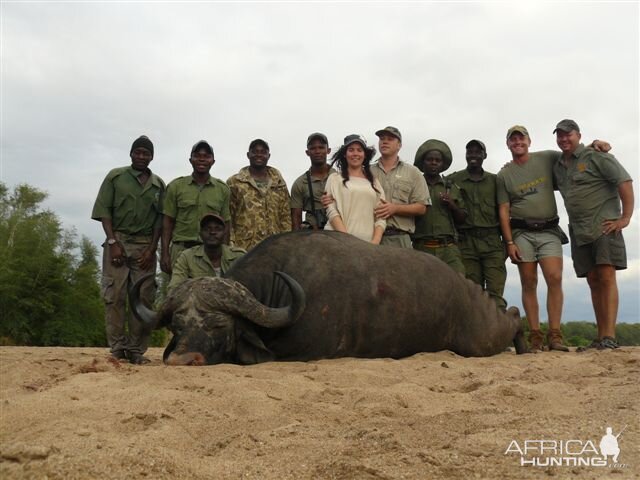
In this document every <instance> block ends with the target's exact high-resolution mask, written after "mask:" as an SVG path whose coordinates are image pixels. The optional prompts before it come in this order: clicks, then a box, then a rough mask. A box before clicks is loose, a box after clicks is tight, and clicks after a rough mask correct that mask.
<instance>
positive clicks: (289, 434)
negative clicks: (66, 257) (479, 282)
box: [0, 347, 640, 479]
mask: <svg viewBox="0 0 640 480" xmlns="http://www.w3.org/2000/svg"><path fill="white" fill-rule="evenodd" d="M148 356H149V357H150V358H151V359H152V363H151V364H149V365H144V366H133V365H129V364H127V363H118V362H117V361H114V360H112V359H111V358H110V357H109V356H108V355H107V353H106V350H103V349H92V348H23V347H2V348H0V375H1V376H0V409H1V410H0V413H1V419H0V420H1V422H0V478H2V479H10V478H49V479H74V478H78V479H87V478H99V479H111V478H113V479H124V478H127V479H131V478H149V479H162V478H167V479H168V478H171V479H175V478H188V479H239V478H255V479H424V478H464V479H468V478H495V479H498V478H514V479H520V478H546V477H555V478H576V479H577V478H580V479H585V478H594V479H595V478H598V479H600V478H614V479H623V478H638V477H639V476H640V387H639V381H640V348H631V347H627V348H621V349H620V350H617V351H605V352H597V351H593V352H587V353H581V354H577V353H560V352H545V353H543V354H538V355H520V356H516V355H515V354H513V353H503V354H500V355H497V356H495V357H492V358H474V359H470V358H462V357H459V356H457V355H455V354H453V353H450V352H440V353H432V354H420V355H416V356H413V357H411V358H407V359H403V360H390V359H377V360H362V359H351V358H349V359H340V360H323V361H317V362H308V363H266V364H262V365H257V366H251V367H241V366H235V365H219V366H211V367H166V366H164V365H163V364H162V350H161V349H151V350H150V351H149V352H148ZM624 425H627V428H626V430H625V431H624V432H623V434H622V435H621V436H620V437H619V447H620V450H621V453H620V456H619V459H618V463H619V464H620V465H612V462H611V458H612V457H608V459H609V462H608V464H607V465H606V466H591V465H590V466H579V467H576V466H572V465H570V466H564V465H563V466H553V467H540V466H530V465H527V466H521V464H520V462H521V458H520V455H519V454H518V453H517V452H512V453H507V454H505V451H506V450H507V449H508V448H509V447H510V445H512V441H513V440H515V441H516V442H517V445H518V446H519V448H521V449H522V448H524V445H525V444H524V441H525V440H540V439H546V440H555V441H557V442H560V441H561V440H562V441H565V442H566V441H568V440H572V439H573V440H577V441H579V443H576V442H574V443H573V444H571V448H572V449H574V452H573V453H569V454H566V455H563V454H562V453H560V454H554V453H551V454H549V455H551V456H553V455H555V456H556V457H563V456H564V457H574V458H573V459H569V460H562V459H561V460H560V461H562V462H566V461H571V462H572V461H574V460H576V459H575V457H580V458H584V459H586V460H585V461H592V460H590V458H591V457H595V454H593V453H591V452H590V451H589V443H588V442H589V441H590V442H592V443H593V445H595V446H596V447H597V445H598V444H599V442H600V438H601V437H602V436H603V435H604V433H605V428H606V427H607V426H611V427H612V428H613V433H614V434H617V433H618V431H619V430H621V429H622V427H624ZM531 445H533V444H531ZM585 446H586V448H587V451H586V452H583V453H582V455H580V454H579V453H576V452H575V450H578V451H582V450H583V449H584V448H585ZM513 448H515V447H513ZM534 456H536V454H528V455H527V456H526V458H525V460H530V459H531V458H532V457H534ZM537 456H538V457H539V458H540V459H541V460H540V461H541V462H542V463H544V459H546V460H548V458H547V455H544V456H540V455H539V454H537ZM598 458H601V457H598Z"/></svg>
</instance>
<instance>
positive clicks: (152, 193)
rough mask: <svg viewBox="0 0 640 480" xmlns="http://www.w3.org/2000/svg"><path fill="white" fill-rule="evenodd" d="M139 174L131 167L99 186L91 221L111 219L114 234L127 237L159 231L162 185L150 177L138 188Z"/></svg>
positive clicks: (119, 170) (111, 174)
mask: <svg viewBox="0 0 640 480" xmlns="http://www.w3.org/2000/svg"><path fill="white" fill-rule="evenodd" d="M141 173H142V172H140V171H138V170H134V169H133V168H132V167H131V166H128V167H120V168H114V169H113V170H111V171H110V172H109V173H108V174H107V176H106V177H105V179H104V181H103V182H102V185H101V186H100V191H99V192H98V197H97V198H96V202H95V203H94V205H93V211H92V212H91V218H92V219H94V220H98V221H101V219H103V218H110V219H111V222H112V223H113V229H114V231H116V232H122V233H124V234H126V235H144V236H148V235H152V234H153V230H154V229H159V228H161V226H162V215H161V205H162V197H163V194H164V190H165V186H164V182H163V181H162V179H161V178H160V177H158V176H157V175H156V174H154V173H151V175H150V177H149V179H148V180H147V182H146V183H145V184H144V185H140V182H139V181H138V176H139V175H140V174H141Z"/></svg>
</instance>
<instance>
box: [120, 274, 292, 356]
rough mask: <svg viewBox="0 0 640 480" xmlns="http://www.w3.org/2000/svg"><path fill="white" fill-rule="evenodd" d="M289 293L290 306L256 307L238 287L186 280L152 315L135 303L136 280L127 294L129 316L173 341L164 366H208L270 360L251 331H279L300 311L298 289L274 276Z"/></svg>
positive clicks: (230, 282)
mask: <svg viewBox="0 0 640 480" xmlns="http://www.w3.org/2000/svg"><path fill="white" fill-rule="evenodd" d="M275 274H276V275H278V276H279V277H280V278H282V280H284V282H285V284H286V285H287V287H288V288H289V291H290V293H291V298H292V301H291V304H290V305H289V306H287V307H282V308H271V307H268V306H266V305H264V304H262V303H260V302H259V301H258V300H256V298H255V297H254V295H253V294H252V293H251V292H250V291H249V290H247V288H246V287H244V286H243V285H242V284H240V283H238V282H236V281H234V280H230V279H226V278H219V277H202V278H196V279H190V280H186V281H184V282H183V283H181V284H180V285H178V286H176V287H175V288H173V289H172V290H171V291H170V292H169V295H168V296H167V298H166V300H165V301H164V303H163V304H162V306H161V307H160V309H159V310H158V311H157V312H154V311H153V310H151V309H149V308H147V307H146V306H145V305H144V304H143V303H142V302H141V301H140V288H141V286H142V284H143V283H144V282H145V281H146V280H147V279H149V278H150V277H152V275H149V276H146V277H143V278H141V279H140V280H138V281H137V282H136V283H135V285H134V286H133V287H132V289H131V291H130V292H129V300H130V301H129V303H130V305H131V307H132V308H131V309H132V311H133V313H134V315H135V316H136V317H137V318H138V319H139V320H140V321H141V322H143V323H144V324H145V325H146V326H147V327H148V328H161V327H167V328H168V329H169V330H170V331H171V332H172V333H173V338H172V339H171V342H170V343H169V345H168V346H167V348H166V349H165V352H164V355H163V358H164V362H165V363H166V364H168V365H205V364H206V365H212V364H217V363H222V362H232V363H241V364H252V363H257V362H260V361H266V360H273V355H272V354H271V352H270V351H269V350H268V349H267V348H266V347H265V345H264V343H263V342H262V340H261V339H260V337H259V336H258V334H257V333H256V325H258V326H260V327H265V328H283V327H286V326H288V325H291V324H292V323H293V322H295V321H296V320H297V319H298V318H299V317H300V316H301V315H302V312H303V311H304V309H305V294H304V291H303V289H302V287H301V286H300V284H299V283H298V282H297V281H295V280H294V279H293V278H291V277H290V276H289V275H287V274H286V273H283V272H275Z"/></svg>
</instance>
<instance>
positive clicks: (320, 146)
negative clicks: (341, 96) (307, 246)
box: [291, 132, 335, 230]
mask: <svg viewBox="0 0 640 480" xmlns="http://www.w3.org/2000/svg"><path fill="white" fill-rule="evenodd" d="M305 152H306V154H307V156H308V157H309V159H310V160H311V167H310V168H309V170H307V171H306V172H305V173H303V174H302V175H300V176H299V177H298V178H297V179H296V181H295V182H293V186H292V187H291V227H292V229H293V230H300V229H301V228H303V225H307V226H308V227H309V228H312V229H313V230H322V229H323V228H324V225H325V224H326V223H327V216H326V213H325V209H324V208H323V206H322V201H321V198H322V195H323V194H324V191H325V185H326V184H327V178H329V175H330V174H332V173H334V172H335V170H334V169H333V168H331V166H330V165H329V164H328V163H327V155H329V153H331V149H330V148H329V141H328V140H327V137H326V135H325V134H323V133H319V132H316V133H312V134H311V135H309V137H308V138H307V149H306V151H305ZM303 211H304V212H305V219H304V223H303V222H302V212H303Z"/></svg>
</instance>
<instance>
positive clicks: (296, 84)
mask: <svg viewBox="0 0 640 480" xmlns="http://www.w3.org/2000/svg"><path fill="white" fill-rule="evenodd" d="M0 9H1V12H0V13H1V29H2V31H1V40H2V46H1V47H0V48H1V86H0V88H1V92H0V93H1V99H0V100H1V104H0V121H1V125H0V130H1V137H2V138H1V140H2V142H1V144H2V145H1V151H0V154H1V158H0V180H1V181H3V182H5V183H6V184H8V185H9V186H10V187H13V186H15V185H16V184H18V183H21V182H27V183H29V184H31V185H34V186H36V187H38V188H40V189H43V190H46V191H47V192H48V193H49V199H48V200H47V202H46V205H47V207H49V208H51V209H53V210H54V211H55V212H56V213H57V214H58V215H59V217H60V218H61V219H62V221H63V223H64V225H65V226H66V227H68V228H72V227H73V228H75V229H76V231H77V232H78V234H81V235H87V236H88V237H90V238H91V239H92V240H93V241H94V242H95V243H97V244H99V243H101V242H102V241H103V239H104V234H103V232H102V230H101V227H100V224H99V223H98V222H95V221H92V220H90V218H89V217H90V213H91V208H92V205H93V201H94V199H95V195H96V193H97V190H98V188H99V186H100V183H101V182H102V180H103V178H104V176H105V175H106V173H107V172H108V171H109V170H110V169H111V168H113V167H116V166H122V165H127V164H129V163H130V161H129V157H128V154H129V148H130V145H131V142H132V141H133V140H134V139H135V138H136V137H137V136H139V135H140V134H146V135H148V136H149V137H150V138H151V139H152V140H153V142H154V145H155V152H156V153H155V158H154V160H153V162H152V164H151V168H152V169H153V170H154V172H156V173H157V174H159V175H160V176H161V177H162V178H163V179H164V180H165V181H166V182H167V183H168V182H169V181H171V180H172V179H173V178H175V177H177V176H181V175H187V174H189V173H190V166H189V164H188V156H189V151H190V148H191V145H193V144H194V143H195V142H196V141H197V140H199V139H206V140H208V141H209V142H211V143H212V144H213V146H214V150H215V156H216V163H215V165H214V167H213V170H212V174H213V175H214V176H217V177H219V178H221V179H223V180H226V179H227V178H228V177H229V176H231V175H232V174H234V173H236V172H237V171H238V169H240V168H241V167H243V166H245V165H246V164H248V160H247V158H246V151H247V147H248V144H249V142H250V141H251V140H252V139H254V138H258V137H259V138H264V139H265V140H267V141H268V142H269V144H270V146H271V160H270V165H272V166H274V167H277V168H278V169H280V171H281V172H282V173H283V175H284V177H285V179H286V180H287V183H288V185H289V186H291V184H292V182H293V180H294V179H295V178H296V177H297V176H298V175H300V174H301V173H302V172H303V171H304V170H305V168H307V165H308V159H307V157H306V156H305V154H304V150H305V143H306V138H307V135H308V134H309V133H311V132H314V131H321V132H324V133H326V134H327V136H328V137H329V141H330V143H331V146H332V147H338V146H339V145H340V143H341V140H342V138H343V137H344V136H345V135H347V134H350V133H361V134H363V135H365V137H366V138H368V139H369V141H370V142H374V141H375V140H377V137H375V135H374V132H375V131H376V130H378V129H380V128H382V127H384V126H387V125H394V126H396V127H398V128H399V129H400V130H401V132H402V134H403V137H404V143H403V148H402V151H401V152H400V153H401V156H402V157H403V158H404V159H405V160H407V161H410V162H413V156H414V154H415V151H416V149H417V147H418V146H419V145H420V144H421V143H422V142H423V141H425V140H427V139H429V138H437V139H441V140H443V141H445V142H447V143H448V144H449V146H450V147H451V149H452V151H453V155H454V161H453V165H452V168H451V170H450V171H454V170H460V169H463V168H464V167H465V166H466V164H465V160H464V146H465V144H466V142H467V141H468V140H469V139H471V138H479V139H481V140H483V141H484V142H485V143H486V145H487V149H488V155H489V156H488V159H487V160H486V162H485V168H486V169H487V170H489V171H492V172H496V171H498V170H499V169H500V167H501V166H502V165H503V164H504V163H505V162H506V161H507V160H509V158H510V155H509V151H508V150H507V148H506V146H505V134H506V131H507V129H508V128H509V127H510V126H511V125H514V124H522V125H525V126H527V127H528V129H529V132H530V134H531V137H532V142H533V144H532V150H536V149H539V150H542V149H555V148H556V145H555V137H554V135H553V134H552V131H553V129H554V126H555V124H556V123H557V122H558V121H559V120H561V119H563V118H573V119H574V120H576V121H577V122H578V124H579V125H580V127H581V129H582V133H583V139H584V140H585V141H587V142H589V141H591V140H592V139H594V138H599V139H606V140H608V141H610V142H611V143H612V144H613V151H612V153H613V154H615V155H616V157H617V158H618V159H619V160H621V161H622V163H623V164H624V165H625V166H626V168H627V169H628V171H629V173H630V174H631V176H632V177H633V179H634V180H635V181H634V184H635V190H636V196H639V195H638V190H639V189H638V185H637V179H638V170H639V167H638V164H639V162H638V158H639V157H638V154H639V134H638V132H639V114H638V112H639V94H638V90H639V89H638V72H639V47H638V45H639V38H638V25H639V8H638V3H637V2H624V3H613V2H602V3H598V2H589V3H586V2H585V3H581V2H571V3H560V2H544V3H543V2H540V3H538V2H535V3H528V2H509V3H506V2H470V3H467V2H464V3H462V2H460V3H454V2H446V3H440V2H433V3H431V2H430V3H417V2H405V3H400V2H394V3H391V2H388V3H387V2H380V3H368V2H362V3H355V2H352V3H338V2H332V3H328V2H323V3H320V2H308V3H303V2H295V3H294V2H291V3H290V2H287V3H285V2H280V3H254V2H247V3H239V2H233V3H210V2H201V3H178V2H174V3H154V2H135V3H134V2H122V3H116V2H104V3H101V2H66V3H63V2H59V3H54V2H33V3H30V2H16V3H12V2H7V1H4V0H3V1H2V3H1V4H0ZM558 200H559V205H561V204H562V200H561V199H560V197H558ZM638 203H640V201H637V202H636V205H637V204H638ZM561 211H562V216H561V224H562V225H563V227H565V229H566V224H567V220H566V215H565V214H564V209H563V208H562V207H561ZM639 224H640V215H639V214H638V208H636V211H635V215H634V218H633V220H632V224H631V226H630V227H628V228H627V229H626V230H625V237H626V242H627V249H628V257H629V269H628V270H626V271H624V272H620V273H619V274H618V279H619V285H620V290H621V305H620V307H621V308H620V315H619V321H626V322H636V321H638V317H639V316H640V315H639V311H640V303H639V302H640V300H639V299H640V248H639V244H640V234H639V232H640V229H639V227H638V225H639ZM564 252H565V272H564V289H565V308H564V318H563V320H565V321H568V320H589V321H594V316H593V313H592V309H591V300H590V296H589V290H588V287H587V285H586V282H585V281H584V280H578V279H576V278H575V274H574V272H573V267H572V264H571V259H570V257H569V255H570V254H569V250H568V248H567V247H565V251H564ZM545 290H546V288H545V286H544V282H543V280H542V278H541V279H540V282H539V296H540V298H541V304H542V305H544V292H545ZM506 297H507V300H508V302H509V303H510V304H515V305H518V306H520V305H521V302H520V287H519V280H518V275H517V270H516V269H515V268H514V267H513V266H509V279H508V282H507V293H506ZM541 315H542V317H543V318H545V319H546V313H545V312H544V308H542V309H541Z"/></svg>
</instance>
